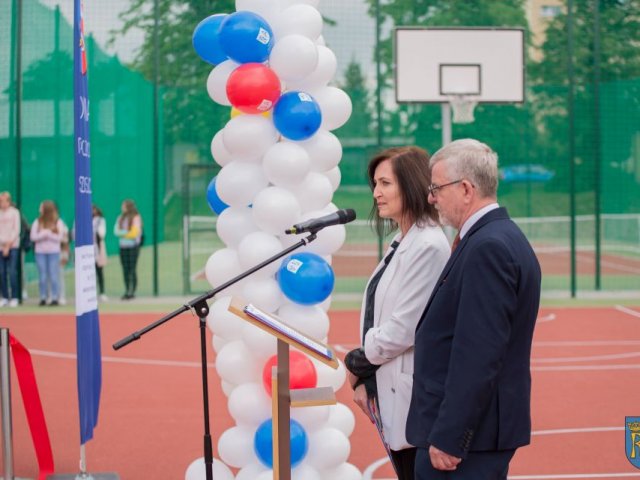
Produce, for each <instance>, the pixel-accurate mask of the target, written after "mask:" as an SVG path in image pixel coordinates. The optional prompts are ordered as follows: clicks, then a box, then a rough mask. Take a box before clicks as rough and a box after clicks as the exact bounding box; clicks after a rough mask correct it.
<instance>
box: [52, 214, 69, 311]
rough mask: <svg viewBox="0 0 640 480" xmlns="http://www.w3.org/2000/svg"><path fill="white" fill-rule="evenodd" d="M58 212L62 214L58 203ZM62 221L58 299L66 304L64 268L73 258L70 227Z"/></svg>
mask: <svg viewBox="0 0 640 480" xmlns="http://www.w3.org/2000/svg"><path fill="white" fill-rule="evenodd" d="M54 205H55V203H54ZM56 212H57V213H58V216H60V210H59V209H58V205H56ZM60 221H61V222H62V241H61V242H60V298H59V299H58V301H59V302H60V305H66V304H67V296H66V292H67V289H66V285H65V281H64V269H65V267H66V266H67V264H68V263H69V259H70V258H71V239H70V235H69V227H67V224H66V223H64V220H62V219H60Z"/></svg>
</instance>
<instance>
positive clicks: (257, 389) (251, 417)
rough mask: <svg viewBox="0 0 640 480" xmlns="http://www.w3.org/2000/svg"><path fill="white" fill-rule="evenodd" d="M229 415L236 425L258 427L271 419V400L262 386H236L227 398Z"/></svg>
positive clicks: (246, 384)
mask: <svg viewBox="0 0 640 480" xmlns="http://www.w3.org/2000/svg"><path fill="white" fill-rule="evenodd" d="M228 406H229V413H230V414H231V416H232V417H233V419H234V420H235V421H236V423H237V424H238V425H244V426H247V427H253V428H254V429H255V428H257V427H258V425H260V424H261V423H262V422H264V421H265V420H268V419H270V418H271V398H270V397H269V395H267V392H265V390H264V387H263V386H262V384H258V383H244V384H242V385H238V386H237V387H236V388H235V389H234V390H233V393H232V394H231V395H230V396H229V402H228Z"/></svg>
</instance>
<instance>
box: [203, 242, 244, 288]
mask: <svg viewBox="0 0 640 480" xmlns="http://www.w3.org/2000/svg"><path fill="white" fill-rule="evenodd" d="M241 272H242V268H241V267H240V260H238V253H237V252H236V251H235V250H234V249H231V248H221V249H220V250H217V251H215V252H213V254H212V255H211V256H210V257H209V259H208V260H207V263H206V264H205V266H204V274H205V277H206V278H207V281H208V282H209V284H210V285H211V286H212V287H214V288H215V287H218V286H220V285H222V284H223V283H225V282H227V281H228V280H231V279H232V278H233V277H235V276H237V275H239V274H240V273H241ZM238 288H239V287H237V288H236V290H237V289H238ZM233 291H234V290H232V291H231V292H233ZM228 292H229V290H225V293H228Z"/></svg>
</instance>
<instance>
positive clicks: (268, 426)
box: [253, 420, 309, 468]
mask: <svg viewBox="0 0 640 480" xmlns="http://www.w3.org/2000/svg"><path fill="white" fill-rule="evenodd" d="M272 429H273V426H272V420H265V421H264V422H262V423H261V424H260V426H259V427H258V429H257V430H256V433H255V435H254V437H253V449H254V450H255V452H256V454H257V455H258V458H259V459H260V461H261V462H262V463H263V464H264V465H265V466H266V467H267V468H272V467H273V439H272V435H273V433H272ZM289 430H290V432H291V435H290V438H291V443H290V446H291V452H290V453H291V466H292V467H295V466H296V465H298V464H299V463H300V462H301V461H302V460H303V459H304V457H305V455H306V454H307V450H308V449H309V440H308V439H307V432H305V431H304V428H303V427H302V425H300V424H299V423H298V422H296V421H295V420H290V423H289Z"/></svg>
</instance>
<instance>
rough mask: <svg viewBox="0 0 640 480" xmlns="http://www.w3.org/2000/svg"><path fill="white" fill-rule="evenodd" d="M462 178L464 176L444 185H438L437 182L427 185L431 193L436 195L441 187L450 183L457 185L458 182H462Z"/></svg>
mask: <svg viewBox="0 0 640 480" xmlns="http://www.w3.org/2000/svg"><path fill="white" fill-rule="evenodd" d="M462 180H464V178H461V179H460V180H454V181H453V182H449V183H445V184H444V185H436V184H435V183H432V184H431V185H429V186H428V187H427V190H429V193H430V194H431V195H432V196H434V197H435V196H436V193H437V192H438V190H440V189H441V188H444V187H448V186H449V185H455V184H456V183H460V182H461V181H462Z"/></svg>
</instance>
